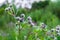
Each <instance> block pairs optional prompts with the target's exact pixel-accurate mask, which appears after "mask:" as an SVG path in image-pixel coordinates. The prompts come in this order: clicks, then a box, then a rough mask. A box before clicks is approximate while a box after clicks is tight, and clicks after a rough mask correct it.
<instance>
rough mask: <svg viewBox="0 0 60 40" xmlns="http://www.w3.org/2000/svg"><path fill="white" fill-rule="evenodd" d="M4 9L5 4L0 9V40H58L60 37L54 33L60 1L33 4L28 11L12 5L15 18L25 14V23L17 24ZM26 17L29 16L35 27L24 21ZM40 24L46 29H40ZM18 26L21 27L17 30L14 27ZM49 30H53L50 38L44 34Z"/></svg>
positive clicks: (59, 15) (58, 18) (57, 23)
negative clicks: (55, 39)
mask: <svg viewBox="0 0 60 40" xmlns="http://www.w3.org/2000/svg"><path fill="white" fill-rule="evenodd" d="M6 7H8V6H7V5H5V4H3V5H2V6H1V7H0V40H40V39H41V40H54V37H56V38H57V40H60V36H59V35H58V36H57V35H56V34H57V33H56V31H55V30H56V26H57V25H60V1H58V2H50V1H44V2H39V3H33V6H32V9H30V10H29V9H22V8H19V9H16V7H15V6H14V5H13V8H14V11H15V12H13V13H14V14H16V17H17V16H19V17H20V15H21V14H22V13H23V14H25V21H24V22H22V23H20V22H19V23H18V21H17V20H16V19H15V18H14V17H13V16H12V15H10V14H9V13H8V12H6V11H5V8H6ZM17 10H18V11H17ZM11 14H12V13H11ZM28 16H31V18H32V21H33V22H35V23H36V25H34V26H32V25H30V24H28V23H26V22H28V21H27V20H26V19H27V17H28ZM16 22H17V25H16ZM41 23H44V24H45V25H46V26H47V28H41ZM18 26H22V29H21V30H19V28H18V29H17V28H16V27H18ZM31 26H32V27H31ZM51 29H55V30H54V32H52V35H51V36H52V37H50V35H48V36H47V34H46V33H47V32H48V31H50V30H51ZM17 31H18V32H17ZM49 33H50V32H49ZM53 35H54V37H53Z"/></svg>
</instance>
